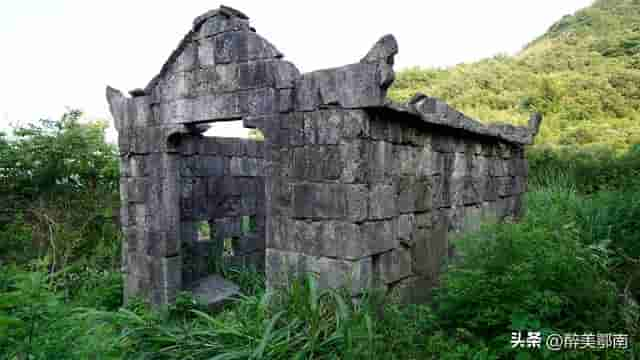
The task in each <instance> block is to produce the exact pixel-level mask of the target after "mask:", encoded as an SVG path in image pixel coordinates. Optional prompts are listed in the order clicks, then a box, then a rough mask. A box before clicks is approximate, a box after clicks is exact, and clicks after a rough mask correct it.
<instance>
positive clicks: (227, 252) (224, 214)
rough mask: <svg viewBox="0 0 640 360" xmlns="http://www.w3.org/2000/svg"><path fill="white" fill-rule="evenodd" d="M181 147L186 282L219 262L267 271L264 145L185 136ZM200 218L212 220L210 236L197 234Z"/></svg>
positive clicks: (197, 277) (230, 139)
mask: <svg viewBox="0 0 640 360" xmlns="http://www.w3.org/2000/svg"><path fill="white" fill-rule="evenodd" d="M180 150H181V152H180V153H181V158H180V162H181V166H180V177H181V199H180V206H181V209H180V210H181V216H180V220H181V229H182V234H181V239H182V254H183V256H182V257H183V268H182V279H183V284H184V285H185V286H186V287H188V286H189V284H193V283H194V282H195V281H197V280H199V279H201V278H203V277H205V276H207V275H209V274H210V273H211V272H212V271H214V270H215V266H214V269H211V267H212V265H215V264H218V265H220V266H228V265H234V266H246V267H253V268H255V269H258V270H261V269H263V268H264V248H265V196H264V195H265V194H264V176H263V169H264V160H263V158H264V145H263V143H262V142H261V141H254V140H248V139H232V138H212V137H202V136H186V137H184V138H183V139H182V142H181V146H180ZM201 222H205V223H208V226H209V231H210V234H208V235H209V236H208V237H207V238H203V237H202V236H199V235H202V234H199V231H198V230H199V229H198V226H199V224H200V223H201ZM225 245H226V247H227V249H225V248H224V247H225Z"/></svg>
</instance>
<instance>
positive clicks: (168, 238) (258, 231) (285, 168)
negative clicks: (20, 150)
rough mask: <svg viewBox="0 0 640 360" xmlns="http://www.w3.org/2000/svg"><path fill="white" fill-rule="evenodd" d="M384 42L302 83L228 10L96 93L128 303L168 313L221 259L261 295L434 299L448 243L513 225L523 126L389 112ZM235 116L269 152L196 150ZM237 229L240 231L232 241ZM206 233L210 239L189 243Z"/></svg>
mask: <svg viewBox="0 0 640 360" xmlns="http://www.w3.org/2000/svg"><path fill="white" fill-rule="evenodd" d="M397 51H398V48H397V44H396V41H395V39H394V38H393V37H392V36H390V35H387V36H385V37H383V38H381V39H380V40H379V41H378V42H377V43H376V44H375V45H374V46H373V48H372V49H371V50H370V51H369V53H367V55H366V56H365V57H364V58H363V59H362V60H361V61H360V62H358V63H354V64H350V65H346V66H343V67H340V68H334V69H327V70H320V71H315V72H311V73H306V74H300V73H299V72H298V70H297V69H296V67H295V66H294V65H293V64H291V63H289V62H287V61H285V60H283V59H282V58H283V55H282V54H281V53H280V52H279V51H278V50H277V49H276V48H275V47H274V46H273V45H271V44H270V43H269V42H267V41H266V40H264V39H263V38H261V37H260V36H259V35H257V34H256V33H255V30H254V29H252V28H251V27H250V26H249V22H248V18H247V17H246V15H244V14H242V13H241V12H239V11H237V10H234V9H231V8H227V7H224V6H223V7H220V9H217V10H213V11H210V12H207V13H206V14H204V15H202V16H200V17H198V18H196V20H195V21H194V25H193V28H192V30H191V31H190V32H189V33H188V34H187V35H186V36H185V38H184V39H183V40H182V42H181V43H180V45H179V46H178V48H177V49H176V50H175V51H174V53H173V54H172V55H171V56H170V58H169V60H168V61H167V62H166V63H165V65H164V66H163V68H162V70H161V72H160V73H159V75H158V76H156V77H155V78H154V79H153V80H152V81H151V82H150V83H149V84H148V85H147V87H146V88H145V89H137V90H134V91H131V92H130V95H131V97H126V96H124V95H122V93H121V92H119V91H117V90H115V89H112V88H108V89H107V99H108V101H109V104H110V107H111V112H112V114H113V117H114V119H115V123H116V128H117V130H118V133H119V149H120V159H121V186H120V191H121V200H122V204H123V205H122V207H121V209H122V213H121V218H122V224H123V225H124V235H125V236H124V238H125V241H124V246H123V259H124V260H125V261H124V270H125V274H126V275H125V276H126V279H127V281H126V291H125V293H126V296H134V295H135V296H142V297H144V298H147V299H149V300H151V301H152V302H153V303H154V304H163V303H168V302H171V301H172V299H173V298H174V297H175V295H176V293H177V292H178V291H179V290H181V289H189V288H190V287H191V286H193V284H195V283H197V282H198V281H199V280H201V279H203V278H206V277H207V276H208V275H209V269H208V267H207V263H209V262H210V261H209V260H216V261H219V260H220V259H221V258H222V251H223V250H222V248H223V245H224V244H223V243H224V241H223V240H224V239H232V247H233V256H232V257H226V258H225V259H224V262H226V263H229V262H231V263H235V264H240V265H252V266H255V267H257V268H259V269H264V270H265V271H266V276H267V282H268V284H267V285H268V286H269V287H277V286H279V285H283V284H286V283H287V282H288V281H289V280H290V279H291V278H292V277H293V276H296V275H299V274H302V273H305V272H314V273H316V274H318V278H319V282H320V284H321V286H325V287H338V286H347V287H349V288H350V289H351V291H352V292H353V294H354V295H357V294H359V293H361V292H362V291H363V290H365V289H367V288H371V287H377V288H384V289H388V290H394V291H395V290H398V291H399V293H400V294H401V295H403V296H406V297H407V298H408V299H410V300H418V299H419V297H420V295H421V294H423V293H425V290H427V289H428V288H429V287H431V286H433V285H434V284H435V283H436V281H437V277H438V273H439V272H440V271H441V265H442V264H443V262H444V261H445V260H446V258H447V257H448V254H449V251H450V246H449V243H448V238H450V234H451V233H456V232H461V231H465V230H468V229H472V228H474V227H476V226H477V225H478V224H479V221H481V220H482V219H485V218H496V219H503V218H505V217H507V216H509V217H514V218H518V217H520V216H522V212H523V209H524V207H523V200H524V197H523V193H524V192H525V191H526V178H527V168H528V166H527V162H526V159H525V156H524V145H527V144H531V143H532V142H533V138H534V137H535V135H536V134H537V131H538V128H539V125H540V120H541V119H540V118H539V117H538V116H534V117H532V119H531V121H530V124H529V127H515V126H511V125H491V126H487V125H483V124H481V123H479V122H476V121H474V120H472V119H469V118H468V117H466V116H465V115H463V114H461V113H460V112H458V111H456V110H454V109H452V108H450V107H449V106H447V105H446V104H445V103H443V102H442V101H440V100H438V99H434V98H430V97H428V96H425V95H421V94H418V95H416V96H415V97H414V98H413V99H412V100H411V101H409V102H408V103H406V104H396V103H393V102H390V101H389V100H388V99H386V90H387V88H388V87H389V86H390V85H391V83H392V82H393V78H394V72H393V68H392V66H393V58H394V56H395V54H396V53H397ZM229 120H242V121H243V123H244V125H245V126H246V127H249V128H258V129H260V130H261V131H262V132H263V134H264V136H265V140H264V142H261V141H253V140H242V139H224V138H207V137H203V136H202V135H201V134H202V132H204V131H205V130H206V123H209V122H214V121H229ZM247 220H249V221H250V222H251V223H252V224H253V226H252V228H251V231H249V232H247V231H246V229H242V226H240V225H241V223H242V222H243V221H245V222H246V221H247ZM202 221H205V222H209V223H210V224H211V228H212V229H215V231H212V232H213V234H212V235H211V238H210V239H200V238H199V237H198V232H197V226H198V223H199V222H202Z"/></svg>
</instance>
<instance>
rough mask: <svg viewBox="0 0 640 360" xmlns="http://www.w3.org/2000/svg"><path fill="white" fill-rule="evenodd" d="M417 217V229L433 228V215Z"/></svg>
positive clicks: (427, 214)
mask: <svg viewBox="0 0 640 360" xmlns="http://www.w3.org/2000/svg"><path fill="white" fill-rule="evenodd" d="M414 216H415V228H416V229H424V228H430V227H432V225H433V223H432V215H431V213H428V212H425V213H417V214H415V215H414Z"/></svg>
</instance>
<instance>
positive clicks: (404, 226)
mask: <svg viewBox="0 0 640 360" xmlns="http://www.w3.org/2000/svg"><path fill="white" fill-rule="evenodd" d="M396 226H397V227H396V228H397V233H398V241H400V244H402V245H404V246H407V247H411V246H413V233H414V231H415V229H416V228H417V227H416V216H415V215H414V214H406V215H400V216H399V217H398V220H397V225H396Z"/></svg>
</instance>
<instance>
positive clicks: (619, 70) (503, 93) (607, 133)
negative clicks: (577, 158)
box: [390, 0, 640, 149]
mask: <svg viewBox="0 0 640 360" xmlns="http://www.w3.org/2000/svg"><path fill="white" fill-rule="evenodd" d="M417 91H420V92H423V93H425V94H428V95H431V96H436V97H440V98H442V99H444V100H446V101H448V102H450V103H451V104H452V105H454V106H456V107H458V108H460V109H461V110H462V111H464V112H466V113H468V114H469V115H472V116H474V117H476V118H478V119H480V120H482V121H485V122H496V121H504V122H516V123H525V122H526V120H527V118H528V116H529V114H530V113H531V112H533V111H539V112H541V113H542V114H544V116H545V120H544V123H543V127H542V131H541V135H540V137H539V138H538V143H539V144H553V145H574V144H575V145H594V144H606V145H611V146H614V147H615V148H617V149H624V148H627V147H628V146H630V145H633V144H637V143H640V1H638V0H598V1H596V2H595V3H594V5H593V6H591V7H589V8H586V9H583V10H581V11H578V12H577V13H576V14H574V15H569V16H565V17H563V18H562V19H561V20H560V21H558V22H556V23H555V24H554V25H553V26H551V28H550V29H549V30H548V31H547V33H546V34H544V35H542V36H540V37H539V38H537V39H535V40H533V41H532V42H531V43H530V44H528V45H526V46H525V47H524V49H523V50H522V51H520V52H519V53H518V54H516V55H515V56H505V55H498V56H495V57H493V58H490V59H485V60H482V61H479V62H476V63H471V64H461V65H457V66H454V67H451V68H446V69H426V68H420V67H416V68H411V69H406V70H404V71H401V72H400V73H399V74H398V75H397V79H396V81H395V83H394V86H393V88H392V90H391V95H390V96H391V97H392V98H393V99H395V100H406V99H408V98H409V97H410V96H411V95H412V94H414V93H415V92H417Z"/></svg>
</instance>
